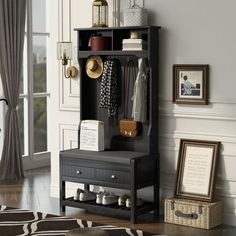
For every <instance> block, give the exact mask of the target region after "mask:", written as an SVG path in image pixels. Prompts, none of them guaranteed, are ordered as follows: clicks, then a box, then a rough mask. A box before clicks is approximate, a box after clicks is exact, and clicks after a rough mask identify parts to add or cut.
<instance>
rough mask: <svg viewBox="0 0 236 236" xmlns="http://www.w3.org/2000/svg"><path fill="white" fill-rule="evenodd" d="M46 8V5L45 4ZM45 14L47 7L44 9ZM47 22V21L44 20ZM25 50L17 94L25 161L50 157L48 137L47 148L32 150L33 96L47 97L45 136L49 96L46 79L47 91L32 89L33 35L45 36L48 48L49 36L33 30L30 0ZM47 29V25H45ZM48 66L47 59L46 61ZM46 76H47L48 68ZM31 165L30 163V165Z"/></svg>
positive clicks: (29, 2)
mask: <svg viewBox="0 0 236 236" xmlns="http://www.w3.org/2000/svg"><path fill="white" fill-rule="evenodd" d="M46 8H47V6H46ZM46 14H47V9H46ZM46 23H47V24H48V22H46ZM26 24H27V25H26V32H25V39H26V43H25V46H26V48H27V49H26V51H25V50H24V53H25V56H26V61H27V69H26V68H24V72H23V74H24V76H23V93H22V94H20V95H19V99H23V104H24V150H25V154H24V156H23V157H24V158H23V161H24V162H26V165H27V162H28V161H32V160H34V159H37V160H38V158H47V159H49V157H50V152H49V150H48V149H49V139H48V138H47V150H46V151H43V152H37V153H35V152H34V107H33V106H34V98H46V99H47V108H46V112H47V136H48V133H49V131H48V130H49V127H48V125H49V104H48V102H49V97H50V93H49V92H48V85H49V83H48V80H46V83H47V91H46V92H37V93H34V91H33V37H34V36H45V37H46V47H47V48H48V40H49V37H50V33H49V32H47V31H46V32H33V4H32V0H28V1H27V17H26ZM46 29H47V27H46ZM46 55H47V59H48V51H47V50H46ZM47 67H48V61H47ZM46 77H47V78H48V70H47V74H46ZM30 166H31V165H30Z"/></svg>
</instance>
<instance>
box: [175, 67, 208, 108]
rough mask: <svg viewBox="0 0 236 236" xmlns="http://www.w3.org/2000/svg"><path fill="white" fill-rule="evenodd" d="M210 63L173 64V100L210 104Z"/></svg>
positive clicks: (184, 102) (178, 102) (181, 102)
mask: <svg viewBox="0 0 236 236" xmlns="http://www.w3.org/2000/svg"><path fill="white" fill-rule="evenodd" d="M208 84H209V65H198V64H196V65H179V64H178V65H177V64H175V65H173V102H175V103H177V104H199V105H207V104H208V91H209V88H208Z"/></svg>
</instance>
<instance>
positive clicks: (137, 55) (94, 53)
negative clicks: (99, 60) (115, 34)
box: [78, 50, 148, 58]
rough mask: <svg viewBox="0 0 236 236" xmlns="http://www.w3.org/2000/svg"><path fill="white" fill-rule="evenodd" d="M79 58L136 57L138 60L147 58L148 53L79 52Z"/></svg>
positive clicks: (117, 51)
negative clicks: (96, 56)
mask: <svg viewBox="0 0 236 236" xmlns="http://www.w3.org/2000/svg"><path fill="white" fill-rule="evenodd" d="M78 55H79V58H87V57H89V56H92V55H98V56H136V57H140V58H147V57H148V51H147V50H143V51H120V50H115V51H91V50H88V51H79V52H78Z"/></svg>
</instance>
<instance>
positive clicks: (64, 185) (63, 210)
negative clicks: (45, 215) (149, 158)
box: [60, 181, 66, 212]
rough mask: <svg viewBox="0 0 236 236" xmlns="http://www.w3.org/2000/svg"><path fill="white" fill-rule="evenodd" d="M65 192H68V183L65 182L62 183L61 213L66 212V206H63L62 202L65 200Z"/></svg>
mask: <svg viewBox="0 0 236 236" xmlns="http://www.w3.org/2000/svg"><path fill="white" fill-rule="evenodd" d="M65 191H66V183H65V181H60V210H61V212H65V210H66V209H65V206H64V205H62V201H63V200H65Z"/></svg>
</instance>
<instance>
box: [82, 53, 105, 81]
mask: <svg viewBox="0 0 236 236" xmlns="http://www.w3.org/2000/svg"><path fill="white" fill-rule="evenodd" d="M85 68H86V69H85V70H86V73H87V75H88V76H89V77H90V78H92V79H97V78H99V77H100V76H101V75H102V72H103V62H102V58H101V57H100V56H90V57H89V58H88V59H87V61H86V66H85Z"/></svg>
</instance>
